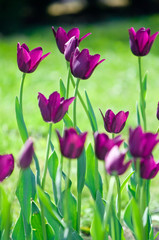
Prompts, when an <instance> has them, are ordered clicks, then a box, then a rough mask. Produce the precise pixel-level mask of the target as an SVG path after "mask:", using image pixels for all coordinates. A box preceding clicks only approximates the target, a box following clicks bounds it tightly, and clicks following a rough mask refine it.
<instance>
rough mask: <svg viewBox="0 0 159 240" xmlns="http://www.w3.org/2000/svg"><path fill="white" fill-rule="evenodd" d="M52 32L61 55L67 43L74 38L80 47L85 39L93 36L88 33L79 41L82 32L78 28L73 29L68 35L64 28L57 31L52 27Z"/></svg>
mask: <svg viewBox="0 0 159 240" xmlns="http://www.w3.org/2000/svg"><path fill="white" fill-rule="evenodd" d="M52 31H53V34H54V36H55V39H56V43H57V46H58V48H59V50H60V52H61V53H64V50H65V43H67V42H68V41H69V40H70V39H71V38H72V37H75V39H76V41H77V42H76V44H77V46H78V45H79V43H80V42H81V41H82V40H83V39H84V38H86V37H87V36H88V35H90V34H91V33H87V34H86V35H84V36H83V37H82V38H80V39H79V36H80V30H79V29H78V28H72V29H71V30H70V31H68V33H66V31H65V30H64V29H63V28H62V27H59V28H58V29H57V31H55V29H54V27H52Z"/></svg>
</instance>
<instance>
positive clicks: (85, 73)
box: [70, 47, 105, 79]
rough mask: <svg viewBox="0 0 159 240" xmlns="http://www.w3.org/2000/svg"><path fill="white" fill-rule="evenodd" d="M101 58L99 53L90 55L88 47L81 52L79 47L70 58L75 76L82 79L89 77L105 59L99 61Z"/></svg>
mask: <svg viewBox="0 0 159 240" xmlns="http://www.w3.org/2000/svg"><path fill="white" fill-rule="evenodd" d="M99 59H100V55H99V54H95V55H90V54H89V50H88V49H83V50H82V51H81V52H80V51H79V48H78V47H77V48H76V49H75V51H74V52H73V54H72V55H71V59H70V68H71V72H72V74H73V76H74V77H76V78H80V79H88V78H89V77H90V76H91V74H92V73H93V71H94V69H95V68H96V67H97V66H98V65H99V64H100V63H102V62H103V61H104V60H105V59H102V60H101V61H99ZM98 61H99V62H98Z"/></svg>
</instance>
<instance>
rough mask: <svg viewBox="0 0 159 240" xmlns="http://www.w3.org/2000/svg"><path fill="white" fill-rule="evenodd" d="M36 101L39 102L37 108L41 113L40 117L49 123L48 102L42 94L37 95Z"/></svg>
mask: <svg viewBox="0 0 159 240" xmlns="http://www.w3.org/2000/svg"><path fill="white" fill-rule="evenodd" d="M38 101H39V108H40V111H41V115H42V117H43V119H44V121H46V122H50V121H51V113H50V109H49V106H48V100H47V99H46V97H45V96H44V95H43V94H42V93H38Z"/></svg>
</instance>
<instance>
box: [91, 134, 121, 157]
mask: <svg viewBox="0 0 159 240" xmlns="http://www.w3.org/2000/svg"><path fill="white" fill-rule="evenodd" d="M94 139H95V154H96V156H97V158H98V159H100V160H104V159H105V156H106V154H107V153H108V152H109V151H110V149H111V148H112V147H114V146H118V147H119V146H120V145H121V144H122V142H123V140H121V136H117V137H115V138H113V139H110V138H109V137H108V136H107V135H106V134H105V133H98V132H96V133H95V134H94Z"/></svg>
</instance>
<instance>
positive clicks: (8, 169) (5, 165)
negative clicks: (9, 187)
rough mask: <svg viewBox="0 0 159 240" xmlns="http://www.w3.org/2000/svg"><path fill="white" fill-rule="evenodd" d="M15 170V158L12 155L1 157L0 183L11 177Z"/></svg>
mask: <svg viewBox="0 0 159 240" xmlns="http://www.w3.org/2000/svg"><path fill="white" fill-rule="evenodd" d="M13 169H14V158H13V155H12V154H6V155H0V182H2V181H3V180H4V179H5V178H6V177H9V176H10V175H11V173H12V172H13Z"/></svg>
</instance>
